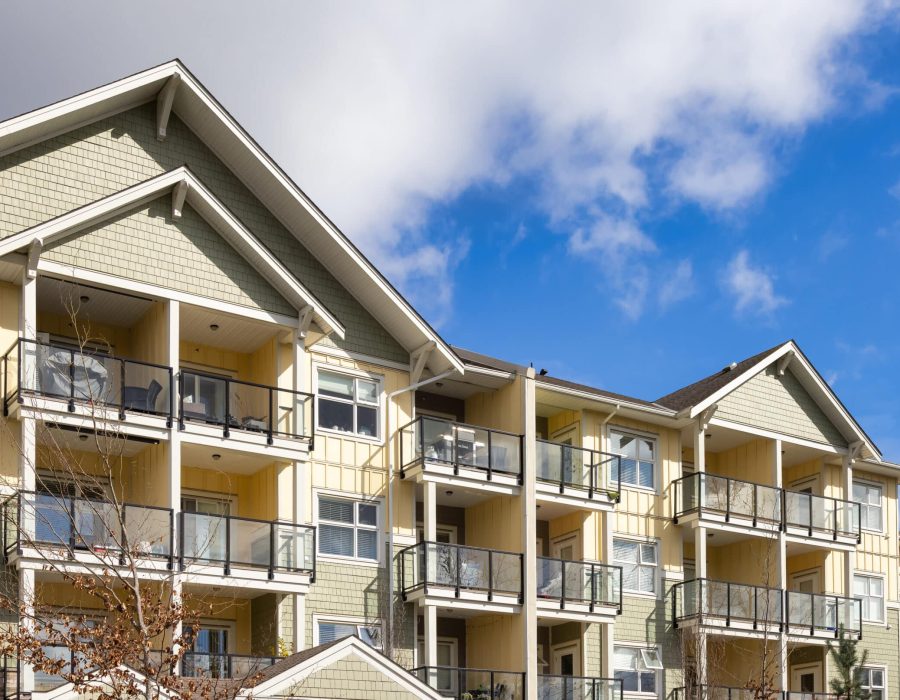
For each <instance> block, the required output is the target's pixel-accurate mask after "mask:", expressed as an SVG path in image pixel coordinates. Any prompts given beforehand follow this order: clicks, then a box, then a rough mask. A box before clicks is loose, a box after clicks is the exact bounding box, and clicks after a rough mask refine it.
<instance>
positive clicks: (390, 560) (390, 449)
mask: <svg viewBox="0 0 900 700" xmlns="http://www.w3.org/2000/svg"><path fill="white" fill-rule="evenodd" d="M455 372H456V370H455V369H450V370H447V371H446V372H443V373H441V374H438V375H436V376H434V377H429V378H428V379H423V380H422V381H420V382H416V383H415V384H410V385H409V386H405V387H403V388H402V389H396V390H394V391H392V392H391V393H390V394H388V395H387V401H386V410H385V431H384V435H385V440H386V443H385V447H386V448H387V453H388V523H387V524H388V546H387V549H388V552H387V568H388V605H389V606H390V607H389V610H388V616H387V618H388V619H387V623H388V634H387V639H388V643H389V644H391V645H393V643H394V444H393V439H392V435H391V404H392V402H393V400H394V397H396V396H399V395H400V394H405V393H406V392H407V391H415V390H416V389H418V388H419V387H423V386H425V385H427V384H432V383H434V382H437V381H440V380H441V379H444V378H445V377H449V376H450V375H451V374H454V373H455ZM412 412H413V413H415V406H413V411H412Z"/></svg>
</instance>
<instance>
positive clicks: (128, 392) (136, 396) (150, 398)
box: [122, 379, 163, 413]
mask: <svg viewBox="0 0 900 700" xmlns="http://www.w3.org/2000/svg"><path fill="white" fill-rule="evenodd" d="M162 388H163V387H162V384H160V383H159V382H158V381H156V380H155V379H151V380H150V384H148V385H147V388H146V389H145V388H144V387H141V386H126V387H125V388H124V389H122V405H123V406H124V407H125V408H126V409H128V410H130V411H146V412H147V413H156V399H157V398H159V394H160V392H161V391H162Z"/></svg>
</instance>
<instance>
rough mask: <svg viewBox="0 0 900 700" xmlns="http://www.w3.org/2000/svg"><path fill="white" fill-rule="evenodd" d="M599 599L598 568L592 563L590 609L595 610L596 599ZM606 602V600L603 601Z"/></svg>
mask: <svg viewBox="0 0 900 700" xmlns="http://www.w3.org/2000/svg"><path fill="white" fill-rule="evenodd" d="M596 599H597V569H596V567H595V566H594V564H591V604H590V605H589V606H588V610H590V611H591V612H594V601H595V600H596ZM603 602H604V603H605V602H606V601H605V600H604V601H603Z"/></svg>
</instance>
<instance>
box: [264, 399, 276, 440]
mask: <svg viewBox="0 0 900 700" xmlns="http://www.w3.org/2000/svg"><path fill="white" fill-rule="evenodd" d="M275 406H276V401H275V389H274V388H273V387H269V434H268V435H266V444H267V445H271V444H272V443H273V442H274V441H275V440H274V437H273V436H274V435H275Z"/></svg>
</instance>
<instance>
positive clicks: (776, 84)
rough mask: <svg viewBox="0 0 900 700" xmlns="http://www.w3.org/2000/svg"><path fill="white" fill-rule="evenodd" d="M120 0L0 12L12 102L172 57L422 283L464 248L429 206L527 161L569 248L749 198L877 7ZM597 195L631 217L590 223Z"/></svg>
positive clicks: (503, 0)
mask: <svg viewBox="0 0 900 700" xmlns="http://www.w3.org/2000/svg"><path fill="white" fill-rule="evenodd" d="M113 7H114V10H115V11H110V7H109V6H107V5H106V4H104V3H102V2H96V1H93V2H91V1H88V0H85V2H82V3H78V4H77V6H76V5H75V4H72V5H69V4H62V5H59V6H57V7H54V16H53V17H52V19H51V18H50V17H44V16H43V14H42V12H43V11H44V10H42V8H41V7H40V4H39V3H35V4H30V3H29V4H22V5H17V6H15V7H14V8H13V9H10V10H9V11H8V12H7V13H6V14H7V17H6V25H7V26H16V25H20V26H21V29H22V31H13V32H9V33H8V34H9V36H7V37H6V38H5V41H4V42H3V45H2V46H0V59H4V56H5V62H6V63H8V64H10V65H16V66H17V70H16V71H6V72H5V73H3V74H0V94H3V95H4V101H5V104H6V105H8V107H9V109H10V111H17V110H16V108H17V107H19V104H20V103H21V109H25V108H27V107H31V106H34V105H35V104H36V103H40V102H43V101H46V100H47V99H56V98H58V97H59V96H60V95H61V94H69V93H72V92H75V90H76V88H77V87H91V86H93V85H94V84H97V83H99V82H102V81H104V80H109V79H112V78H114V77H116V76H117V75H119V74H122V73H124V72H126V71H127V70H129V69H139V68H141V67H143V66H146V65H150V64H152V63H155V62H159V61H160V60H164V59H166V58H169V57H170V56H172V55H179V56H181V57H182V58H183V59H184V60H185V61H186V62H187V64H188V65H189V67H191V68H192V70H194V71H195V72H196V74H197V75H198V76H199V78H200V79H201V80H203V81H204V82H205V83H206V84H207V85H208V87H209V88H210V89H211V90H212V91H213V93H214V94H216V95H217V96H218V97H220V98H221V99H222V100H223V102H224V103H225V104H226V106H227V107H228V108H229V109H230V110H231V111H232V113H233V114H234V115H235V116H236V118H238V119H239V121H241V122H242V123H244V124H245V125H246V126H247V127H248V129H249V130H250V131H251V133H253V134H254V136H255V137H256V138H257V139H258V140H259V141H260V142H261V143H263V144H264V145H265V146H266V147H267V148H268V150H269V151H270V152H271V153H272V154H273V155H274V156H275V157H276V159H277V160H278V161H279V162H280V163H281V164H282V165H283V166H284V167H285V168H286V170H287V171H288V172H290V173H291V174H292V176H294V178H295V179H296V181H297V182H299V183H301V185H302V186H303V187H304V189H305V190H306V191H307V192H308V193H309V194H310V195H311V196H312V197H313V198H314V199H315V200H316V201H317V202H318V203H319V204H320V205H321V206H322V207H323V208H324V209H325V211H327V212H328V213H329V215H330V216H331V217H332V218H333V219H334V220H335V221H336V222H337V223H338V224H339V225H340V226H341V227H342V229H343V230H344V231H345V232H347V233H348V235H350V236H351V237H352V238H353V240H354V241H355V242H357V243H358V244H359V245H360V246H361V247H362V249H363V250H364V251H366V252H367V253H368V254H369V255H371V256H372V257H373V258H374V259H375V261H376V262H377V263H378V264H380V265H382V266H386V267H388V268H390V271H391V274H392V276H393V278H394V279H395V281H397V282H399V283H400V285H401V286H403V287H406V288H407V291H412V292H413V295H414V297H415V298H416V300H417V301H420V300H421V298H422V295H425V296H427V297H429V298H431V297H432V296H433V294H434V290H435V289H438V288H440V289H441V290H442V291H441V292H440V295H439V296H440V297H441V298H444V299H449V296H448V294H449V290H450V288H451V286H452V277H453V267H454V266H453V265H452V264H448V261H447V260H446V259H445V258H442V256H441V255H438V254H436V253H437V252H438V251H443V252H444V253H448V252H450V253H449V254H453V255H456V256H458V255H459V254H460V253H461V251H462V250H463V249H464V248H465V247H466V246H465V243H464V242H461V241H459V240H457V238H458V237H457V235H456V234H454V233H453V232H444V233H443V234H435V233H434V232H433V231H432V230H431V227H430V226H429V224H430V223H431V219H430V218H429V214H430V211H431V207H432V206H433V205H435V204H441V203H446V202H448V201H452V200H453V198H454V197H456V196H457V195H458V194H459V193H461V192H463V191H464V190H466V188H468V187H470V186H472V185H477V184H481V183H497V184H500V185H502V184H503V183H506V182H508V181H510V180H511V179H512V178H516V177H533V178H535V179H536V180H537V182H538V190H539V193H540V197H539V206H540V207H541V209H542V211H543V213H545V214H546V215H547V216H548V217H549V219H550V220H551V221H552V222H554V225H557V226H559V227H560V228H561V229H562V230H569V231H571V230H575V229H580V230H581V231H582V232H583V233H581V234H579V237H574V238H573V239H572V242H571V250H572V252H573V253H575V254H582V253H585V252H587V253H589V254H590V253H592V252H593V251H596V250H598V249H601V248H609V247H610V246H612V247H613V248H615V249H617V250H619V251H625V250H629V251H630V253H631V254H632V255H636V256H638V257H639V256H642V255H643V256H646V255H649V254H652V253H653V251H654V250H655V247H656V246H655V245H653V243H652V240H651V239H650V238H649V237H648V236H647V235H646V234H645V233H642V232H640V230H639V229H637V228H636V227H634V224H632V223H629V222H633V221H635V220H636V219H638V218H640V215H641V213H642V212H644V211H647V210H648V209H649V208H650V207H653V206H654V205H655V204H657V203H658V202H659V200H661V199H665V198H669V197H675V198H676V199H677V200H678V201H693V202H697V203H699V204H700V205H702V206H703V207H706V208H710V209H714V210H720V209H723V208H729V207H735V206H741V205H744V204H746V202H748V201H749V200H751V199H752V198H753V197H754V196H755V195H757V194H758V193H759V192H761V191H763V190H764V189H765V187H766V186H767V185H768V184H769V182H770V180H771V178H772V170H773V158H774V157H773V153H774V151H773V149H774V148H777V145H778V143H779V140H780V139H782V138H784V137H785V136H788V137H793V136H794V135H796V134H798V133H801V132H802V129H803V128H804V127H805V126H806V125H807V124H809V123H810V122H811V121H814V120H816V119H818V118H820V117H822V115H824V114H826V113H827V112H828V111H829V110H831V109H832V108H833V107H834V105H835V103H836V100H837V97H838V96H839V94H840V90H841V87H842V86H843V84H844V83H845V82H846V81H848V80H852V81H855V82H857V83H858V82H860V81H863V80H865V76H863V75H862V74H861V72H860V71H859V70H858V69H857V67H855V66H853V65H852V64H851V63H850V62H849V61H848V59H847V53H848V52H846V51H844V48H845V47H846V46H847V45H848V43H849V41H851V40H852V39H854V38H855V37H856V36H858V34H859V33H860V32H862V31H867V30H869V29H871V28H872V27H874V26H875V25H876V24H877V23H878V21H879V20H880V18H881V17H882V16H883V13H882V12H880V11H879V8H881V7H882V4H881V2H880V0H872V2H871V3H865V2H851V1H850V0H797V1H794V2H782V1H780V0H771V2H766V3H763V4H762V5H761V4H760V3H754V2H746V1H745V0H722V1H719V2H714V3H710V2H708V1H707V0H685V2H679V3H654V2H638V1H636V2H628V3H597V2H583V3H577V2H567V3H565V4H564V7H560V6H559V5H558V4H555V3H537V2H520V1H518V0H500V1H497V2H492V3H480V2H461V3H453V4H452V5H446V4H445V5H440V4H432V3H416V2H409V3H393V4H390V5H384V4H358V3H353V4H351V3H339V2H332V3H322V4H318V5H312V4H307V3H302V4H301V3H281V4H275V5H273V6H271V7H267V8H265V9H261V8H260V7H258V6H257V5H256V4H253V3H243V2H236V1H235V0H231V1H230V2H229V1H224V0H223V2H221V3H220V4H219V5H218V6H217V11H216V12H215V13H210V12H209V11H208V8H206V7H202V6H199V5H194V4H191V3H188V4H185V3H175V2H173V1H170V2H168V3H166V2H160V3H158V4H157V6H156V11H155V12H153V13H147V12H145V11H144V9H143V8H142V7H139V6H137V5H134V6H132V5H128V4H125V5H119V4H116V5H114V6H113ZM173 16H177V17H178V21H176V22H172V21H171V19H170V18H171V17H173ZM136 25H139V26H141V35H142V36H144V37H152V41H149V40H148V41H147V42H140V41H134V32H133V31H131V29H132V28H133V26H136ZM29 28H33V31H27V30H28V29H29ZM37 28H40V30H39V31H38V29H37ZM223 47H227V50H223ZM110 56H115V57H116V61H117V63H115V64H111V61H110ZM22 75H28V76H29V80H28V81H23V80H22V78H21V76H22ZM23 83H28V85H27V86H23ZM874 87H876V88H877V86H874ZM27 90H31V91H34V92H36V93H39V95H38V96H37V97H36V99H35V100H31V99H28V98H30V95H31V94H32V93H28V92H26V91H27ZM16 99H18V102H16ZM596 211H604V212H615V214H610V217H612V218H617V219H621V221H620V222H619V223H617V224H611V223H610V221H609V220H607V221H605V222H603V223H602V224H601V228H602V229H603V231H602V232H600V233H598V228H597V226H598V225H597V224H596V223H594V222H595V220H596V214H595V212H596ZM633 227H634V228H633ZM471 243H472V245H473V246H477V245H478V241H477V240H472V241H471ZM429 251H430V252H429ZM452 251H455V252H452ZM613 283H614V284H615V281H613Z"/></svg>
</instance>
